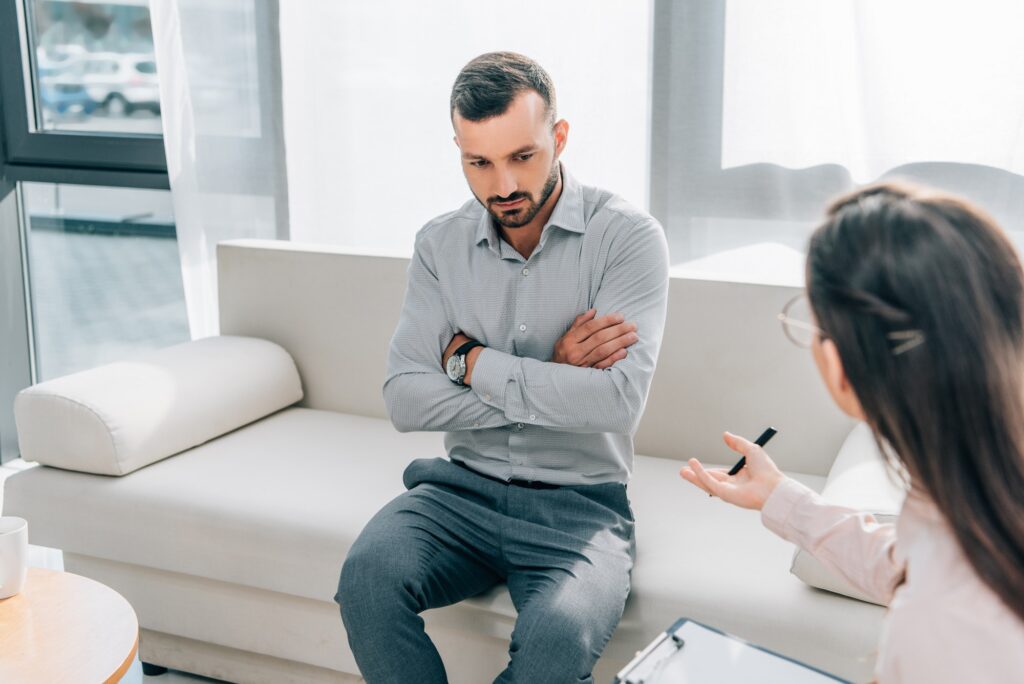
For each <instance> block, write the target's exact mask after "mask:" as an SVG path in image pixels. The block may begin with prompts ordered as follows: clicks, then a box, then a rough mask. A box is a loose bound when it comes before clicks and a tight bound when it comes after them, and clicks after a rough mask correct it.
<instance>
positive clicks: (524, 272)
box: [523, 268, 530, 276]
mask: <svg viewBox="0 0 1024 684" xmlns="http://www.w3.org/2000/svg"><path fill="white" fill-rule="evenodd" d="M523 275H524V276H528V275H530V269H528V268H524V269H523Z"/></svg>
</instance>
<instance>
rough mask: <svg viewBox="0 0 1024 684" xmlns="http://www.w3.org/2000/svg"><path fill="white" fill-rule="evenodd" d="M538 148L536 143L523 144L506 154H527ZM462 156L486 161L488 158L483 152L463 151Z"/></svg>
mask: <svg viewBox="0 0 1024 684" xmlns="http://www.w3.org/2000/svg"><path fill="white" fill-rule="evenodd" d="M536 150H537V146H536V145H523V146H522V147H520V148H519V149H518V150H515V151H514V152H510V153H509V154H508V155H506V156H507V157H509V158H511V157H517V156H519V155H520V154H526V153H527V152H535V151H536ZM462 158H463V159H483V160H485V161H486V160H487V157H485V156H483V155H482V154H474V153H472V152H463V153H462Z"/></svg>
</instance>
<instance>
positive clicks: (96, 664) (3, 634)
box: [0, 568, 139, 684]
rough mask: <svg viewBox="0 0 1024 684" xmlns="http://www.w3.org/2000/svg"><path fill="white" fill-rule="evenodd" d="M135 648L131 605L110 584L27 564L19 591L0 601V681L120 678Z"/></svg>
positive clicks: (93, 683) (88, 683) (89, 683)
mask: <svg viewBox="0 0 1024 684" xmlns="http://www.w3.org/2000/svg"><path fill="white" fill-rule="evenodd" d="M138 647H139V622H138V619H137V618H136V617H135V611H134V610H132V607H131V605H129V604H128V601H126V600H125V599H124V597H123V596H121V595H120V594H118V593H117V592H116V591H114V590H113V589H111V588H110V587H107V586H104V585H102V584H100V583H99V582H96V581H95V580H91V579H88V578H86V577H81V576H79V575H73V574H71V573H69V572H60V571H57V570H43V569H41V568H29V570H28V576H27V577H26V578H25V586H24V587H23V588H22V590H21V592H20V593H19V594H17V595H15V596H12V597H11V598H9V599H4V600H2V601H0V682H3V683H4V684H22V682H25V683H33V684H34V683H35V682H82V683H83V684H99V683H100V682H103V683H104V684H106V683H107V682H117V681H120V679H121V677H123V676H124V673H125V672H127V671H128V668H129V667H130V666H131V664H132V662H133V661H134V660H135V654H136V651H137V650H138Z"/></svg>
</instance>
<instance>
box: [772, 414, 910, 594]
mask: <svg viewBox="0 0 1024 684" xmlns="http://www.w3.org/2000/svg"><path fill="white" fill-rule="evenodd" d="M905 495H906V492H905V491H904V490H903V489H902V488H901V487H899V486H898V485H897V484H896V483H895V482H893V480H892V478H890V477H889V474H888V472H887V471H886V468H885V463H884V461H883V457H882V454H880V453H879V451H878V445H877V444H876V443H875V438H874V436H873V435H872V434H871V429H870V428H869V427H868V426H867V425H866V424H865V423H861V424H860V425H858V426H857V427H855V428H854V429H853V430H852V431H851V432H850V434H849V436H848V437H847V438H846V441H844V442H843V446H842V447H841V448H840V449H839V454H838V455H837V456H836V460H835V462H834V463H833V464H832V470H831V471H829V474H828V479H827V480H826V482H825V488H824V489H822V491H821V497H822V498H823V499H824V500H825V501H827V502H828V503H830V504H835V505H837V506H846V507H848V508H855V509H857V510H859V511H866V512H868V513H871V514H873V515H874V516H875V518H876V519H877V520H878V522H882V523H885V522H893V521H895V520H896V517H897V516H898V515H899V512H900V508H901V507H902V506H903V498H904V496H905ZM790 570H791V572H792V573H793V574H794V575H796V576H797V577H799V578H800V579H801V580H803V581H804V582H805V583H807V584H809V585H811V586H812V587H817V588H818V589H825V590H826V591H831V592H835V593H837V594H842V595H844V596H850V597H852V598H855V599H860V600H861V601H867V602H868V603H877V602H876V601H874V600H873V599H871V598H869V597H867V596H865V595H864V594H863V593H861V592H859V591H857V590H856V589H854V588H853V587H852V586H851V585H850V583H849V582H847V581H846V580H844V579H842V578H841V577H837V576H836V575H834V574H833V573H832V572H830V571H829V570H826V569H825V566H823V565H822V564H821V563H820V562H818V560H817V559H816V558H815V557H814V556H812V555H811V554H809V553H807V552H806V551H804V550H802V549H800V548H797V550H796V553H795V554H794V555H793V565H792V567H791V568H790Z"/></svg>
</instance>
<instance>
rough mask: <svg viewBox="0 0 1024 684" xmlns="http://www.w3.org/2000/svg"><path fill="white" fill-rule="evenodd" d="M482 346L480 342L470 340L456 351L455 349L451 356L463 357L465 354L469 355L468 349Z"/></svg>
mask: <svg viewBox="0 0 1024 684" xmlns="http://www.w3.org/2000/svg"><path fill="white" fill-rule="evenodd" d="M482 346H484V345H483V343H482V342H477V341H476V340H470V341H469V342H466V343H465V344H463V345H461V346H460V347H459V348H458V349H456V350H455V351H454V352H452V356H465V355H466V354H468V353H469V350H470V349H473V348H474V347H482Z"/></svg>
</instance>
